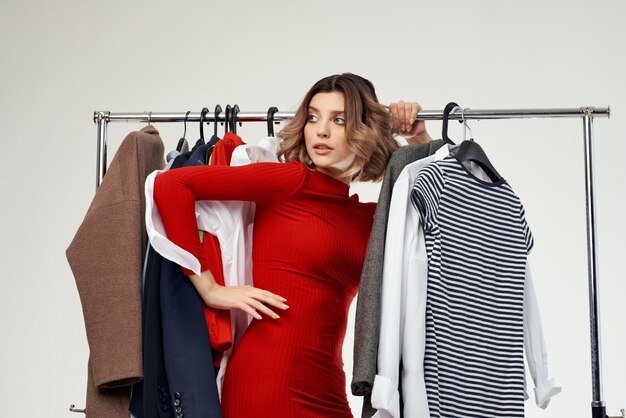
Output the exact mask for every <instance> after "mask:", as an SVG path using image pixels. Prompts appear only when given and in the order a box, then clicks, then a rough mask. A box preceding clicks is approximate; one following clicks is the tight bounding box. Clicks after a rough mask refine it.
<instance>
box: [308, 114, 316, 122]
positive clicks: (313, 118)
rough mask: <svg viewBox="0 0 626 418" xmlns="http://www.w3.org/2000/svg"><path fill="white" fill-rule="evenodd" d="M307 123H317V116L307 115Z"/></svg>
mask: <svg viewBox="0 0 626 418" xmlns="http://www.w3.org/2000/svg"><path fill="white" fill-rule="evenodd" d="M306 120H307V122H317V116H315V115H309V116H307V118H306Z"/></svg>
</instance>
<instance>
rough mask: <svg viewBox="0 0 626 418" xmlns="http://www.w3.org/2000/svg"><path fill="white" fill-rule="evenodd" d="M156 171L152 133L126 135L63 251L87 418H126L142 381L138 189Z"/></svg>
mask: <svg viewBox="0 0 626 418" xmlns="http://www.w3.org/2000/svg"><path fill="white" fill-rule="evenodd" d="M163 166H164V161H163V142H162V141H161V138H160V137H159V133H158V131H157V130H156V129H155V128H154V127H152V126H147V127H145V128H143V129H142V130H141V131H140V132H131V133H130V134H128V136H127V137H126V138H125V139H124V141H123V142H122V144H121V145H120V147H119V150H118V151H117V153H116V154H115V157H114V158H113V161H112V162H111V165H110V167H109V168H108V170H107V174H106V176H105V177H104V179H103V181H102V184H101V185H100V188H99V189H98V191H97V192H96V195H95V197H94V198H93V200H92V202H91V205H90V206H89V210H88V211H87V214H86V215H85V219H84V220H83V222H82V224H81V225H80V227H79V228H78V231H77V232H76V235H75V236H74V239H73V240H72V242H71V244H70V246H69V247H68V249H67V251H66V255H67V260H68V262H69V264H70V267H71V269H72V272H73V274H74V278H75V279H76V286H77V288H78V293H79V295H80V300H81V304H82V307H83V316H84V319H85V328H86V331H87V341H88V343H89V351H90V354H89V364H88V379H87V386H88V387H87V416H88V417H89V418H99V417H103V418H104V417H106V418H116V417H118V416H119V417H124V418H128V416H129V412H128V405H129V394H130V391H129V385H130V384H132V383H135V382H139V381H140V380H142V378H143V367H142V365H143V363H142V342H141V276H142V269H143V259H144V255H145V250H146V244H147V238H146V228H145V222H144V212H145V197H144V183H145V179H146V177H147V175H148V174H150V172H152V171H154V170H157V169H160V168H163Z"/></svg>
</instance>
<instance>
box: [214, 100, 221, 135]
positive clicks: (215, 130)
mask: <svg viewBox="0 0 626 418" xmlns="http://www.w3.org/2000/svg"><path fill="white" fill-rule="evenodd" d="M220 113H222V106H220V105H217V106H215V111H214V112H213V116H214V118H215V125H214V126H213V129H214V130H213V135H214V136H217V120H218V119H219V116H220Z"/></svg>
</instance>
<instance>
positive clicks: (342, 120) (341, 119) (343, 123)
mask: <svg viewBox="0 0 626 418" xmlns="http://www.w3.org/2000/svg"><path fill="white" fill-rule="evenodd" d="M334 122H335V123H336V124H337V125H345V124H346V120H345V119H344V118H335V120H334Z"/></svg>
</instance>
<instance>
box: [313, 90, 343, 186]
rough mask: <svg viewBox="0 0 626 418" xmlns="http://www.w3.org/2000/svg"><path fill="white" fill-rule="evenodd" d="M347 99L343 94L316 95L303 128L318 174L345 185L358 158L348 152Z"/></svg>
mask: <svg viewBox="0 0 626 418" xmlns="http://www.w3.org/2000/svg"><path fill="white" fill-rule="evenodd" d="M344 102H345V100H344V96H343V94H342V93H340V92H335V91H333V92H328V93H317V94H316V95H315V96H313V98H312V99H311V102H310V103H309V109H308V112H309V115H308V120H307V123H306V125H305V126H304V141H305V143H306V150H307V152H308V154H309V157H311V160H313V164H315V167H316V168H317V170H319V171H321V172H322V173H325V174H328V175H329V176H332V177H334V178H336V179H338V180H341V181H343V182H345V183H349V182H350V176H348V177H347V178H346V175H345V172H346V170H347V169H348V168H349V167H350V165H352V163H353V161H354V158H355V155H354V153H353V152H352V151H350V150H349V149H348V140H347V139H346V116H345V113H344Z"/></svg>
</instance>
